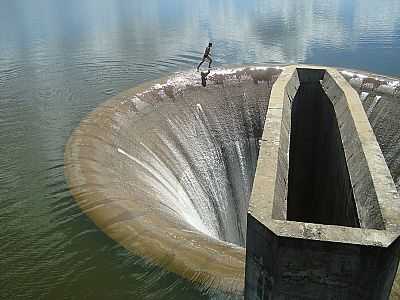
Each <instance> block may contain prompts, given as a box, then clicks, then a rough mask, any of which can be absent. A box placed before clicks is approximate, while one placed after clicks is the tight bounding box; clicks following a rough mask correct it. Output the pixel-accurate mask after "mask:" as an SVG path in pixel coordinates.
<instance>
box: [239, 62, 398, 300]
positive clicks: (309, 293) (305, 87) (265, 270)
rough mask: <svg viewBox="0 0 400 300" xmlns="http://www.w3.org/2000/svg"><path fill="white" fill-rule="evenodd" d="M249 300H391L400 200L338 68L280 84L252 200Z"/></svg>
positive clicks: (296, 71)
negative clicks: (388, 299) (389, 299)
mask: <svg viewBox="0 0 400 300" xmlns="http://www.w3.org/2000/svg"><path fill="white" fill-rule="evenodd" d="M247 222H248V225H247V241H246V275H245V276H246V279H245V299H387V298H388V297H389V294H390V290H391V286H392V283H393V279H394V276H395V274H396V270H397V265H398V261H399V239H398V237H399V235H400V226H399V223H400V199H399V195H398V193H397V190H396V187H395V185H394V182H393V180H392V178H391V176H390V173H389V170H388V167H387V165H386V163H385V160H384V158H383V155H382V153H381V150H380V148H379V145H378V143H377V141H376V138H375V136H374V134H373V131H372V129H371V127H370V124H369V122H368V119H367V116H366V115H365V112H364V110H363V108H362V105H361V102H360V99H359V97H358V94H357V93H356V92H355V91H354V90H353V89H352V88H351V87H350V85H349V84H348V83H347V82H346V81H345V79H344V78H343V77H342V76H341V75H340V74H339V73H338V72H337V71H336V70H335V69H332V68H320V67H302V66H291V67H288V68H286V69H285V70H284V71H283V72H282V74H281V75H280V77H279V78H278V80H277V81H276V83H275V85H274V87H273V89H272V93H271V97H270V102H269V108H268V112H267V116H266V122H265V127H264V135H263V138H262V141H261V148H260V153H259V160H258V164H257V171H256V175H255V180H254V185H253V192H252V196H251V199H250V206H249V212H248V220H247Z"/></svg>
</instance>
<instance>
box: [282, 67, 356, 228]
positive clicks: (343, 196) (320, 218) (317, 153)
mask: <svg viewBox="0 0 400 300" xmlns="http://www.w3.org/2000/svg"><path fill="white" fill-rule="evenodd" d="M310 72H312V71H310ZM299 75H300V76H301V74H299ZM300 81H301V84H300V87H299V89H298V91H297V93H296V95H295V97H294V99H293V103H292V109H291V132H290V150H289V161H290V163H289V183H288V200H287V219H288V220H292V221H300V222H309V223H320V224H331V225H342V226H350V227H360V225H359V221H358V215H357V209H356V205H355V201H354V195H353V190H352V186H351V182H350V176H349V172H348V168H347V164H346V157H345V154H344V149H343V144H342V139H341V137H340V131H339V127H338V122H337V120H336V114H335V111H334V107H333V105H332V103H331V101H330V99H329V98H328V96H327V95H326V94H325V92H324V90H323V89H322V86H321V84H320V81H319V80H311V81H310V80H306V81H304V82H302V80H301V78H300Z"/></svg>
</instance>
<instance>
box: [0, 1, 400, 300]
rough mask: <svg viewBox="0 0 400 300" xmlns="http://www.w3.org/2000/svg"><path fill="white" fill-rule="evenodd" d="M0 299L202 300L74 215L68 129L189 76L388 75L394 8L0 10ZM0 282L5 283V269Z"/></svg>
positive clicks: (83, 6)
mask: <svg viewBox="0 0 400 300" xmlns="http://www.w3.org/2000/svg"><path fill="white" fill-rule="evenodd" d="M0 28H1V34H0V141H1V143H0V222H1V225H2V226H1V229H0V270H1V272H0V298H4V299H19V298H20V299H39V298H43V299H59V298H68V299H74V298H76V299H82V298H85V297H86V298H90V299H101V298H107V299H120V298H125V299H126V298H132V299H146V298H148V299H160V298H163V299H168V298H171V299H190V298H191V299H201V298H202V297H204V298H207V297H206V296H204V295H202V294H201V293H200V292H198V291H196V290H195V289H194V288H193V287H191V286H190V285H188V284H187V283H185V282H183V281H177V280H176V279H177V278H176V277H175V276H174V275H170V274H164V273H160V272H159V270H158V269H156V268H150V267H148V266H145V265H144V264H141V263H140V262H138V259H137V258H134V257H132V256H130V255H129V254H128V253H127V252H126V251H124V250H123V249H121V248H120V247H118V246H117V245H116V244H115V243H114V242H112V241H110V240H109V239H108V238H107V237H105V236H104V235H103V234H102V233H101V232H100V231H99V230H98V229H97V228H96V227H95V226H94V225H93V224H92V223H91V221H89V220H88V219H87V218H86V217H85V216H84V215H82V214H81V212H80V210H79V209H78V208H77V207H76V205H75V203H74V201H73V200H72V198H71V196H70V193H69V191H68V189H67V186H66V183H65V178H64V174H63V151H64V145H65V142H66V140H67V138H68V136H69V135H70V132H71V130H72V129H73V128H74V127H76V126H77V124H78V123H79V121H80V120H81V119H82V118H83V117H84V116H85V115H86V114H87V113H88V112H89V111H91V110H92V109H93V108H94V107H96V106H97V105H98V104H99V103H101V102H103V101H104V100H105V99H107V98H109V97H110V96H111V95H115V94H116V93H118V92H120V91H122V90H124V89H126V88H128V87H131V86H133V85H135V84H138V83H140V82H143V81H145V80H149V79H155V78H158V77H160V76H162V75H165V74H168V73H170V72H173V71H177V70H183V69H188V68H194V66H195V65H197V63H198V62H199V58H200V57H201V54H202V51H203V49H204V47H205V45H206V44H207V43H208V41H209V40H212V41H213V42H214V47H213V55H214V62H215V65H216V66H221V65H225V64H243V63H251V64H254V63H268V62H278V63H289V62H305V63H316V64H325V65H336V66H344V67H350V68H358V69H367V70H370V71H374V72H378V73H383V74H391V75H398V74H399V73H400V60H399V59H398V53H399V52H400V2H399V1H397V0H383V1H372V0H355V1H348V0H327V1H318V0H301V1H290V0H279V1H278V0H272V1H261V0H249V1H239V0H227V1H211V0H210V1H196V2H193V1H189V0H186V1H184V0H179V1H178V0H167V1H162V0H158V1H154V0H150V1H139V0H136V1H132V0H121V1H111V0H110V1H96V0H86V1H78V0H71V1H60V0H37V1H34V0H14V1H3V2H1V3H0ZM4 270H5V271H4Z"/></svg>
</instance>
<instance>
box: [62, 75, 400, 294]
mask: <svg viewBox="0 0 400 300" xmlns="http://www.w3.org/2000/svg"><path fill="white" fill-rule="evenodd" d="M282 68H283V67H248V68H235V69H221V70H217V71H215V72H213V74H210V76H209V84H208V85H207V87H206V88H203V87H202V86H201V85H200V82H199V80H198V74H197V73H194V72H186V73H180V74H175V75H173V76H171V77H169V78H165V79H161V80H159V81H157V82H151V83H146V84H143V85H141V86H138V87H136V88H134V89H131V90H128V91H126V92H124V93H122V94H120V95H118V96H116V97H114V98H112V99H110V100H109V101H107V102H105V103H104V104H103V105H102V106H100V107H98V108H97V109H96V110H95V111H94V112H92V113H91V114H90V115H89V116H88V117H87V118H86V119H85V120H83V121H82V123H81V124H80V126H79V127H78V128H77V129H76V130H75V132H74V133H73V135H72V136H71V138H70V140H69V142H68V144H67V148H66V152H65V160H66V174H67V178H68V180H69V184H70V187H71V191H72V193H73V195H74V197H75V199H76V200H77V202H78V203H79V205H80V206H81V208H82V210H83V211H84V212H85V213H86V214H88V215H89V217H90V218H91V219H92V220H93V221H94V222H95V223H96V224H97V226H99V227H100V228H101V229H102V230H103V231H104V232H105V233H107V234H108V235H109V236H110V237H111V238H112V239H114V240H115V241H117V242H119V243H121V244H122V245H123V246H124V247H126V248H127V249H128V250H130V251H132V252H133V253H135V254H137V255H140V256H143V257H145V258H147V259H148V260H149V261H150V262H152V263H155V264H158V265H161V266H163V267H164V268H165V269H167V270H169V271H171V272H174V273H177V274H179V275H181V276H182V277H184V278H187V279H189V280H191V281H194V282H196V283H199V284H200V286H201V287H204V288H210V287H211V288H216V289H222V290H224V291H228V292H234V293H238V294H241V293H242V290H243V285H244V260H245V248H244V247H245V234H246V215H247V209H248V201H249V198H250V194H251V188H252V183H253V178H254V174H255V170H256V166H257V157H258V150H259V144H258V140H259V139H260V138H261V136H262V133H263V127H264V121H265V115H266V112H267V109H268V102H269V95H270V91H271V88H272V85H273V83H274V81H275V80H276V78H277V77H278V76H279V74H280V72H281V70H282ZM342 74H343V75H344V76H345V77H346V79H347V80H349V81H350V83H351V84H352V85H353V87H355V88H358V89H359V90H360V92H361V93H364V94H363V95H364V96H365V97H364V98H363V97H361V99H364V100H365V101H364V103H363V104H364V108H365V109H366V110H369V111H370V113H369V118H370V121H371V123H372V126H373V127H374V130H376V134H377V138H378V142H379V143H380V145H381V147H382V151H383V153H384V154H385V158H386V160H387V161H388V165H389V168H390V170H391V172H392V176H393V177H394V181H395V182H396V185H397V188H398V189H399V177H400V174H399V170H400V158H399V156H400V155H399V153H400V152H399V146H398V145H399V144H400V143H396V139H397V141H398V140H399V136H400V134H399V131H398V127H400V124H393V123H391V126H387V123H386V122H387V120H392V118H393V116H396V115H397V117H398V116H399V115H400V106H399V103H398V102H399V99H398V98H397V94H396V93H397V84H398V83H396V82H395V80H394V79H388V78H382V79H381V82H380V79H375V80H376V81H377V82H378V83H379V82H380V84H376V83H375V85H374V82H373V81H371V80H365V78H369V77H366V76H364V77H363V76H362V75H359V74H356V73H352V72H349V71H344V72H343V73H342ZM371 82H372V83H371ZM370 92H372V93H370ZM365 93H368V95H366V94H365ZM371 97H380V98H379V99H378V100H376V101H374V100H371V99H370V98H371ZM374 99H375V98H374ZM397 120H398V118H397Z"/></svg>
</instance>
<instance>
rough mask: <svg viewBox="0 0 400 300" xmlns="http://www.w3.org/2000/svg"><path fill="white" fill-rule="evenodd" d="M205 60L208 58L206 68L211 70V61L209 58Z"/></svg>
mask: <svg viewBox="0 0 400 300" xmlns="http://www.w3.org/2000/svg"><path fill="white" fill-rule="evenodd" d="M207 58H208V68H209V69H211V63H212V59H211V57H209V56H208V57H207Z"/></svg>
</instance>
